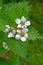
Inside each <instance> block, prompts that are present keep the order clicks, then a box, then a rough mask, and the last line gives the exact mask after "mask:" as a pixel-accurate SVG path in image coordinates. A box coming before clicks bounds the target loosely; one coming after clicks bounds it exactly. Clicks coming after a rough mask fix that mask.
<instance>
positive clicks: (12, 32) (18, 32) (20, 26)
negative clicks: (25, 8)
mask: <svg viewBox="0 0 43 65" xmlns="http://www.w3.org/2000/svg"><path fill="white" fill-rule="evenodd" d="M15 22H16V24H17V28H16V29H14V28H13V27H10V26H9V25H5V27H6V29H5V30H4V32H8V38H16V39H17V40H19V39H20V40H21V41H23V42H24V41H26V39H27V38H28V28H27V27H28V26H30V25H31V23H30V21H26V18H25V17H24V16H22V17H21V19H19V18H17V19H16V20H15Z"/></svg>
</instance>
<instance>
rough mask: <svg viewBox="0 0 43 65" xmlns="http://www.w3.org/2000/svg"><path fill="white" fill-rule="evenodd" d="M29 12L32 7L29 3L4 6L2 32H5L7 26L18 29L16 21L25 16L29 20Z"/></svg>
mask: <svg viewBox="0 0 43 65" xmlns="http://www.w3.org/2000/svg"><path fill="white" fill-rule="evenodd" d="M29 11H30V7H29V6H28V3H27V2H21V3H15V4H14V3H9V4H7V5H3V8H2V9H1V11H0V30H3V29H4V28H5V25H6V24H9V25H11V26H13V27H14V28H16V23H15V19H16V18H21V17H22V16H25V17H26V18H27V19H28V13H29Z"/></svg>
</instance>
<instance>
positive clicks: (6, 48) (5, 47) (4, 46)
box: [2, 42, 10, 50]
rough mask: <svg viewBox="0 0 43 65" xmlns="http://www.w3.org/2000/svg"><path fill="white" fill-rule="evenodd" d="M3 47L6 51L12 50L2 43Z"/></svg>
mask: <svg viewBox="0 0 43 65" xmlns="http://www.w3.org/2000/svg"><path fill="white" fill-rule="evenodd" d="M2 47H3V48H4V49H5V50H10V48H9V47H8V45H7V43H6V42H3V43H2Z"/></svg>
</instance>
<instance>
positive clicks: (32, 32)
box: [28, 27, 40, 40]
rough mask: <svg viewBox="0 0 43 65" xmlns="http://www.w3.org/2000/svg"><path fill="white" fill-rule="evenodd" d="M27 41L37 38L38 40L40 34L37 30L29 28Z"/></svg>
mask: <svg viewBox="0 0 43 65" xmlns="http://www.w3.org/2000/svg"><path fill="white" fill-rule="evenodd" d="M28 34H29V36H28V37H29V38H28V39H29V40H36V39H37V38H38V39H39V38H40V34H39V32H38V30H37V29H36V28H34V27H29V33H28Z"/></svg>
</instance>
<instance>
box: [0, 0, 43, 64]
mask: <svg viewBox="0 0 43 65" xmlns="http://www.w3.org/2000/svg"><path fill="white" fill-rule="evenodd" d="M20 1H25V2H20ZM16 2H17V3H16ZM0 3H1V4H0V6H2V9H1V10H0V65H42V64H43V59H42V57H43V52H42V51H43V44H42V43H43V40H42V37H41V35H43V31H42V29H43V27H42V26H43V25H42V20H43V17H42V7H41V6H42V5H43V3H41V5H40V4H39V3H38V2H36V3H35V1H34V2H33V1H32V3H31V4H30V3H29V2H28V1H26V0H19V1H18V0H0ZM6 3H7V4H6ZM29 4H30V5H29ZM36 5H37V6H36ZM39 6H40V7H39ZM39 13H40V14H39ZM21 16H25V17H26V19H27V20H28V19H30V21H31V26H30V27H28V29H29V32H28V34H29V35H28V39H27V41H26V42H21V41H20V40H16V39H15V38H14V39H13V38H11V39H9V38H8V37H7V33H4V32H3V30H4V29H5V25H6V24H7V25H8V24H9V25H10V26H13V27H14V28H16V24H15V21H14V20H15V19H16V18H21ZM39 24H40V25H39ZM40 29H41V30H40ZM39 32H40V33H39ZM41 33H42V34H41ZM2 42H6V43H7V45H8V47H9V48H10V51H7V50H5V49H4V48H3V47H2ZM40 43H41V44H40Z"/></svg>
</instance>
